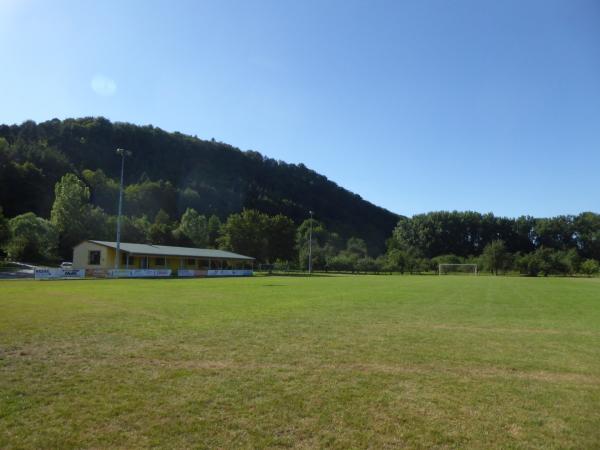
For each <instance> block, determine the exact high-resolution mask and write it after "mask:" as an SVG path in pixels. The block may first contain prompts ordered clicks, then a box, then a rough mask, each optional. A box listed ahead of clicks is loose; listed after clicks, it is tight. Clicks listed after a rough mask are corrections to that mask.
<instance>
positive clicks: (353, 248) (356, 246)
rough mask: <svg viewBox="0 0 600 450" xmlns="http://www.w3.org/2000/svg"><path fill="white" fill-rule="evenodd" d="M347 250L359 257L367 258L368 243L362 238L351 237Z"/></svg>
mask: <svg viewBox="0 0 600 450" xmlns="http://www.w3.org/2000/svg"><path fill="white" fill-rule="evenodd" d="M346 251H347V252H348V253H350V254H352V255H355V256H356V257H357V258H366V257H367V244H366V242H365V241H364V240H362V239H360V238H357V237H351V238H350V239H348V242H347V243H346Z"/></svg>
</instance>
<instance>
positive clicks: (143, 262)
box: [140, 256, 148, 269]
mask: <svg viewBox="0 0 600 450" xmlns="http://www.w3.org/2000/svg"><path fill="white" fill-rule="evenodd" d="M147 268H148V257H147V256H142V257H140V269H147Z"/></svg>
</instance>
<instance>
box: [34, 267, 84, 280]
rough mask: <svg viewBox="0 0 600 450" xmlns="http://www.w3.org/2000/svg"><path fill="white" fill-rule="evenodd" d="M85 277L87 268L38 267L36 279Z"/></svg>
mask: <svg viewBox="0 0 600 450" xmlns="http://www.w3.org/2000/svg"><path fill="white" fill-rule="evenodd" d="M84 277H85V269H49V268H36V269H35V279H36V280H64V279H67V280H70V279H79V278H84Z"/></svg>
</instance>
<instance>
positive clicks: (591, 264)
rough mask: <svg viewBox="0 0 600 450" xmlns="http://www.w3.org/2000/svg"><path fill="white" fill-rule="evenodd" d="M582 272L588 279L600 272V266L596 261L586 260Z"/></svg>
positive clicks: (582, 264)
mask: <svg viewBox="0 0 600 450" xmlns="http://www.w3.org/2000/svg"><path fill="white" fill-rule="evenodd" d="M581 272H582V273H584V274H586V275H587V276H588V277H592V276H594V275H596V274H597V273H598V272H600V264H598V261H596V260H595V259H586V260H585V261H584V262H583V263H581Z"/></svg>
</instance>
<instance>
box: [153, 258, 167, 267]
mask: <svg viewBox="0 0 600 450" xmlns="http://www.w3.org/2000/svg"><path fill="white" fill-rule="evenodd" d="M154 265H155V266H161V267H163V266H164V265H165V258H154Z"/></svg>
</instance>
